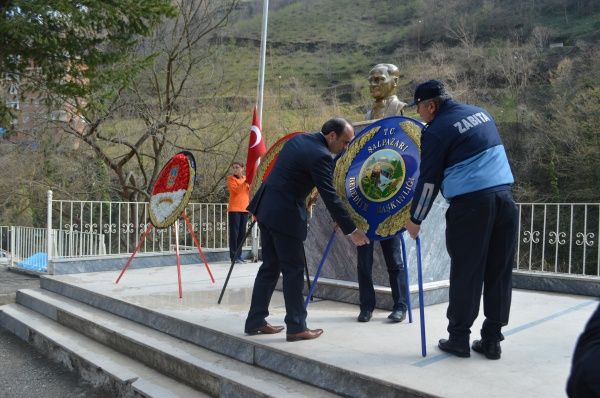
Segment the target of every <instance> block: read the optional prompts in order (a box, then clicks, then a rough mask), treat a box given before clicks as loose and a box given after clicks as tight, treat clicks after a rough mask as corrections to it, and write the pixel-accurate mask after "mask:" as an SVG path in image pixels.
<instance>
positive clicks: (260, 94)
mask: <svg viewBox="0 0 600 398" xmlns="http://www.w3.org/2000/svg"><path fill="white" fill-rule="evenodd" d="M268 19H269V0H263V17H262V33H261V36H260V60H259V64H258V65H259V66H258V90H257V93H256V105H257V107H258V120H259V121H260V126H261V130H262V126H263V122H262V115H263V98H264V91H265V64H266V62H265V61H266V59H265V58H266V55H267V25H268ZM263 139H264V135H263ZM252 257H254V258H255V259H258V226H257V225H256V224H254V227H253V228H252Z"/></svg>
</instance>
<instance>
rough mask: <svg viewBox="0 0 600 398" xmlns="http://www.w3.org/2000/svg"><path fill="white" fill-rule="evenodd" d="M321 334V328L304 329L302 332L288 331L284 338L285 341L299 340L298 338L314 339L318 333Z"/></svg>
mask: <svg viewBox="0 0 600 398" xmlns="http://www.w3.org/2000/svg"><path fill="white" fill-rule="evenodd" d="M322 334H323V329H312V330H311V329H306V330H305V331H304V332H300V333H288V334H287V337H286V340H287V341H300V340H312V339H316V338H317V337H319V336H320V335H322Z"/></svg>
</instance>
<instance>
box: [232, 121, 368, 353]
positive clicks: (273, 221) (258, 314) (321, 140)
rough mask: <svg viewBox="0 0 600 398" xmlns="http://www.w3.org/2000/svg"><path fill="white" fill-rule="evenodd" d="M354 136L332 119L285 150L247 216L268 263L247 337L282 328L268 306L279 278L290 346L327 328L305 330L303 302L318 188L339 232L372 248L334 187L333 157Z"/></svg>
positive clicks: (254, 300) (256, 292)
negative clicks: (309, 202) (310, 204)
mask: <svg viewBox="0 0 600 398" xmlns="http://www.w3.org/2000/svg"><path fill="white" fill-rule="evenodd" d="M353 137H354V128H353V127H352V125H351V124H350V123H349V122H348V121H347V120H345V119H342V118H334V119H330V120H328V121H327V122H325V124H324V125H323V127H321V131H320V132H317V133H308V134H299V135H296V136H294V137H293V138H290V139H289V140H288V141H287V142H286V143H285V145H284V146H283V148H282V150H281V152H280V153H279V156H278V158H277V162H276V163H275V166H274V167H273V170H272V171H271V173H270V174H269V176H268V177H267V179H266V181H264V182H263V184H262V185H261V187H260V188H259V189H258V191H257V192H256V194H255V195H254V197H253V198H252V200H251V201H250V205H249V206H248V211H249V212H250V213H252V214H253V215H254V216H256V219H257V220H258V226H259V227H260V239H261V245H262V256H263V263H262V265H261V266H260V269H259V270H258V274H257V275H256V279H255V281H254V290H253V291H252V302H251V304H250V311H249V312H248V317H247V318H246V325H245V328H244V330H245V332H246V333H247V334H249V335H255V334H273V333H279V332H281V331H282V330H283V326H273V325H270V324H269V323H267V321H266V318H267V316H268V315H269V303H270V301H271V296H272V295H273V290H274V289H275V285H276V283H277V280H278V279H279V273H280V272H281V274H282V277H283V297H284V300H285V311H286V316H285V323H286V327H287V336H286V339H287V341H299V340H309V339H315V338H317V337H319V336H320V335H321V334H322V333H323V330H322V329H308V328H307V327H306V310H305V309H304V302H303V298H302V289H303V277H304V274H303V273H304V244H303V242H304V240H305V239H306V234H307V228H306V220H307V209H306V197H307V196H308V195H309V194H310V192H311V190H312V189H313V187H315V186H316V187H317V190H318V191H319V194H320V195H321V198H322V199H323V202H325V206H326V207H327V210H328V211H329V213H330V214H331V216H332V218H333V219H334V221H335V222H336V223H337V225H338V226H339V227H340V229H341V230H342V231H343V232H344V233H345V234H346V235H349V237H350V239H351V240H352V242H353V243H354V244H355V245H357V246H360V245H364V244H368V243H369V239H368V238H367V235H366V234H365V233H364V231H361V230H359V229H357V228H356V225H355V224H354V222H353V221H352V219H351V218H350V215H349V214H348V213H347V212H346V210H345V209H344V207H343V205H342V202H341V199H340V198H339V196H338V195H337V193H336V192H335V189H334V188H333V185H332V176H333V165H334V163H333V156H332V154H338V153H340V152H342V151H343V150H344V149H347V148H348V144H349V143H350V141H351V140H352V138H353Z"/></svg>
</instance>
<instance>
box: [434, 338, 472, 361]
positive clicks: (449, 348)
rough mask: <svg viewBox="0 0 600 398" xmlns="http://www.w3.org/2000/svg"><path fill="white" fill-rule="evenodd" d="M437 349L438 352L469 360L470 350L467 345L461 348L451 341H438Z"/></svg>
mask: <svg viewBox="0 0 600 398" xmlns="http://www.w3.org/2000/svg"><path fill="white" fill-rule="evenodd" d="M438 347H439V349H440V350H442V351H445V352H447V353H449V354H452V355H456V356H457V357H461V358H469V357H470V356H471V350H469V345H468V344H467V346H466V347H461V346H459V345H458V344H456V343H455V342H453V341H451V340H448V339H440V341H439V342H438Z"/></svg>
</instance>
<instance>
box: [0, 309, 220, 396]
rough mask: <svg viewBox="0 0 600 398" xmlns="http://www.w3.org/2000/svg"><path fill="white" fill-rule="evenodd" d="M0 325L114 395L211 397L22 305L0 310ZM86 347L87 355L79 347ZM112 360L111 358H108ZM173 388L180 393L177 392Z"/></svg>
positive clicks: (95, 385) (92, 383)
mask: <svg viewBox="0 0 600 398" xmlns="http://www.w3.org/2000/svg"><path fill="white" fill-rule="evenodd" d="M0 326H1V327H3V328H5V329H6V330H8V331H10V332H12V333H14V334H15V335H16V336H17V337H19V338H20V339H21V340H23V341H25V342H27V343H29V344H31V345H32V346H34V347H35V348H36V349H37V350H38V351H40V352H42V353H43V354H44V355H45V356H47V357H49V358H50V359H52V360H54V361H56V362H59V363H61V364H62V365H63V366H65V367H67V368H68V369H70V370H74V371H76V372H77V373H78V374H79V376H80V377H81V378H82V379H84V380H86V381H87V382H89V383H90V384H91V385H93V386H94V387H99V388H102V389H104V390H106V391H108V392H109V393H110V394H111V395H113V396H119V397H134V396H140V395H141V396H144V397H149V398H154V397H156V398H163V397H166V396H167V395H169V396H171V397H194V396H195V397H208V396H209V395H206V394H205V393H202V392H200V391H196V390H193V389H192V388H191V387H187V386H185V385H181V384H179V383H177V382H176V381H174V380H172V379H170V378H168V377H167V376H164V375H162V374H161V373H159V372H156V371H155V370H153V369H150V368H148V367H147V366H145V365H143V364H141V363H138V362H137V361H134V360H133V359H130V358H127V357H126V356H125V355H122V354H120V353H118V352H116V351H114V350H112V349H110V348H108V347H105V346H103V345H102V344H100V343H97V342H95V341H94V340H92V339H90V338H88V337H86V336H83V335H81V334H79V333H77V332H75V331H73V330H70V329H68V328H66V327H64V326H61V325H59V324H58V323H56V322H54V321H48V319H47V318H46V317H44V316H43V315H41V314H38V313H37V312H35V311H33V310H30V309H28V308H25V307H23V306H21V305H19V304H7V305H4V306H1V307H0ZM78 343H79V345H80V346H84V347H85V352H82V351H83V350H81V349H78V348H77V347H76V346H77V344H78ZM109 357H110V358H109ZM174 387H176V389H177V390H178V391H177V392H174Z"/></svg>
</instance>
